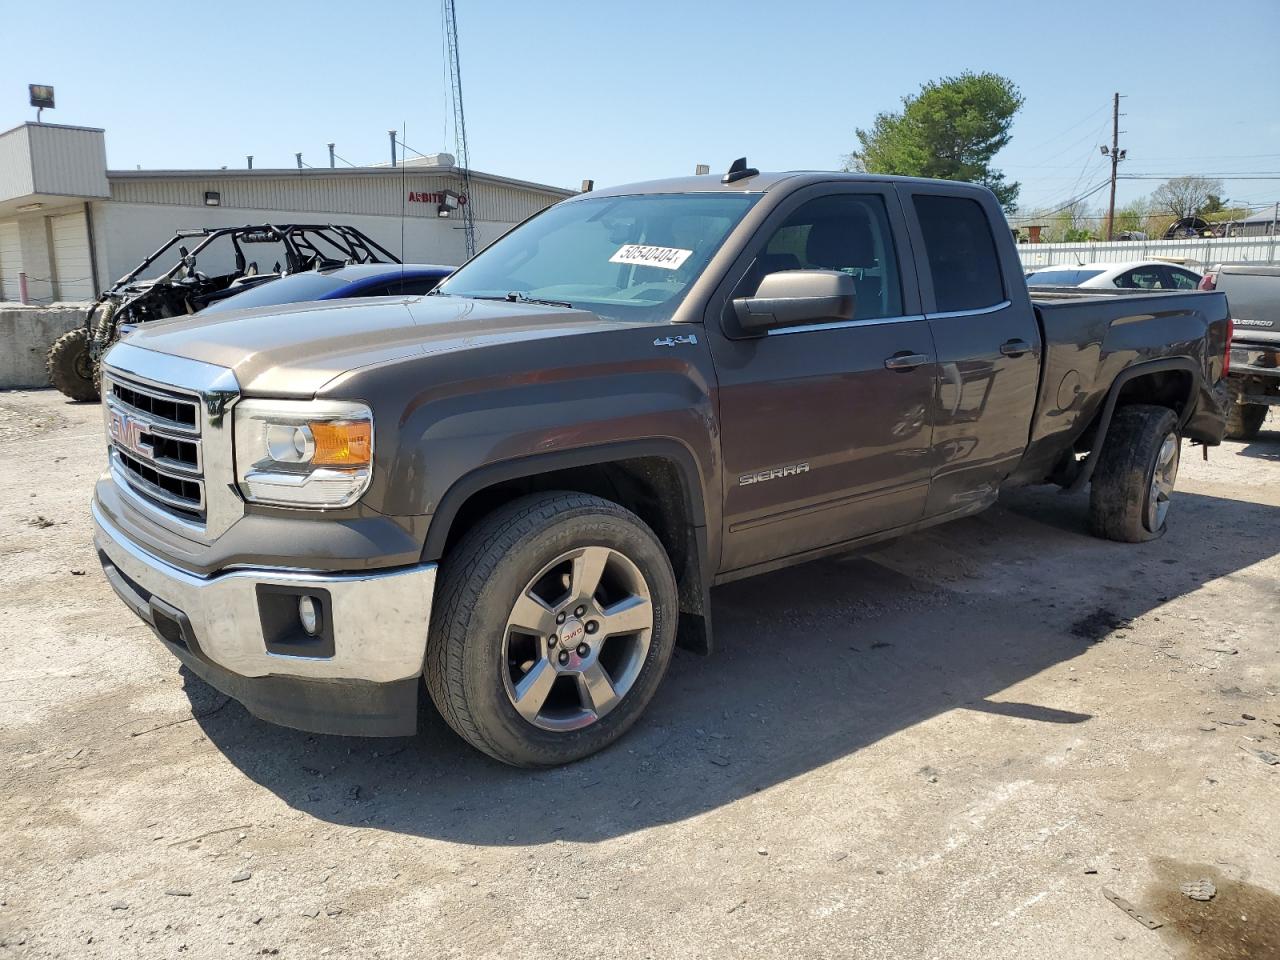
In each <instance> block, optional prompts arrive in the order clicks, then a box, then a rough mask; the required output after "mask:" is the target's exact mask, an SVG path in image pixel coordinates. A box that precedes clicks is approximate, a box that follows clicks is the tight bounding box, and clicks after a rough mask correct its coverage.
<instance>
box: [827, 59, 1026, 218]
mask: <svg viewBox="0 0 1280 960" xmlns="http://www.w3.org/2000/svg"><path fill="white" fill-rule="evenodd" d="M1022 103H1023V98H1022V94H1021V93H1020V92H1019V91H1018V88H1017V87H1016V86H1015V85H1014V83H1013V81H1012V80H1009V79H1007V78H1006V77H1002V76H1000V75H998V74H995V73H972V72H967V71H966V72H965V73H962V74H960V75H959V76H958V77H944V78H943V79H941V80H935V81H932V82H930V83H926V84H925V85H924V86H922V87H921V88H920V93H919V94H917V95H916V96H914V97H911V96H908V97H903V98H902V110H901V112H899V113H881V114H877V115H876V119H875V122H874V123H873V124H872V126H871V129H870V130H862V129H859V130H858V131H857V136H858V142H859V144H860V148H859V149H857V150H855V151H853V153H851V154H849V158H848V162H847V163H846V165H845V169H846V170H858V171H862V172H866V173H890V174H899V175H902V176H909V177H938V178H940V179H943V180H965V181H969V182H971V183H981V184H983V185H984V186H987V187H990V188H991V189H992V191H994V193H995V195H996V196H997V197H998V198H999V200H1000V203H1001V204H1002V205H1003V206H1004V208H1005V209H1006V210H1008V211H1013V210H1016V209H1017V206H1018V187H1019V185H1018V184H1017V183H1013V182H1011V181H1007V180H1005V176H1004V174H1003V173H1001V172H1000V171H999V170H995V169H993V168H992V166H991V159H992V158H993V157H994V156H995V155H996V154H997V153H998V152H999V151H1000V150H1001V149H1002V148H1003V147H1004V146H1005V145H1006V144H1008V142H1009V128H1010V127H1011V126H1012V125H1013V116H1014V114H1016V113H1017V112H1018V110H1019V108H1021V106H1022Z"/></svg>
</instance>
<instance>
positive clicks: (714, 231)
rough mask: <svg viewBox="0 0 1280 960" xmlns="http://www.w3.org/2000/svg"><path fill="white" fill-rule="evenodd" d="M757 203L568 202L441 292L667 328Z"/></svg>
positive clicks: (734, 197) (686, 198) (647, 198)
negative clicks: (544, 304) (555, 306)
mask: <svg viewBox="0 0 1280 960" xmlns="http://www.w3.org/2000/svg"><path fill="white" fill-rule="evenodd" d="M758 199H759V195H758V194H740V193H738V194H715V193H688V194H648V195H642V196H629V197H600V198H597V199H590V200H575V201H571V202H568V203H561V204H559V205H558V206H555V207H552V208H551V209H550V210H548V211H546V212H545V213H543V214H540V215H539V216H537V217H535V218H534V219H533V220H530V221H529V222H528V223H526V224H525V225H524V226H522V227H519V228H518V229H516V230H513V231H512V232H511V233H509V234H507V235H506V236H505V237H503V238H502V239H500V240H498V241H497V242H496V243H494V244H493V245H492V246H490V247H488V248H487V249H486V250H484V252H482V253H481V254H480V255H479V256H477V257H476V258H475V259H474V260H472V261H471V262H470V263H468V264H467V265H466V266H464V267H462V268H461V269H460V270H458V271H457V272H456V273H455V274H454V275H453V276H451V277H450V278H449V279H448V280H446V281H445V282H444V283H442V284H441V285H440V286H439V287H438V288H437V292H438V293H441V294H447V295H449V296H455V297H492V298H499V299H508V298H509V299H512V300H518V299H530V300H548V301H554V302H557V303H561V304H571V305H572V306H574V307H578V308H580V309H584V310H592V311H594V312H595V313H597V314H599V315H600V316H603V317H609V318H613V319H625V320H642V321H644V320H652V321H662V320H666V319H669V318H670V316H671V314H672V312H673V311H674V310H675V308H676V306H677V305H678V304H679V303H680V301H681V300H682V299H684V295H685V293H686V292H687V290H688V289H689V286H690V285H691V284H692V283H693V281H694V280H695V279H697V277H698V275H699V274H700V273H702V271H703V269H704V268H705V267H706V265H707V262H708V261H709V260H710V259H711V257H712V256H713V255H714V254H715V252H716V251H717V250H719V249H720V245H721V244H722V243H723V242H724V239H725V237H726V236H728V234H729V231H730V230H732V229H733V228H734V226H736V225H737V223H738V221H740V220H741V219H742V217H743V215H744V214H746V212H747V211H748V210H750V209H751V206H752V205H753V204H754V203H755V202H756V201H757V200H758Z"/></svg>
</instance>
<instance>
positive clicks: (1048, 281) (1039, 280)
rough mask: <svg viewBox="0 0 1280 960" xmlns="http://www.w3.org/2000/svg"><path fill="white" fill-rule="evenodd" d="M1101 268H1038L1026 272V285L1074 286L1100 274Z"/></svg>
mask: <svg viewBox="0 0 1280 960" xmlns="http://www.w3.org/2000/svg"><path fill="white" fill-rule="evenodd" d="M1101 274H1102V271H1101V270H1039V271H1037V272H1035V273H1029V274H1027V285H1028V286H1033V287H1037V286H1038V287H1076V286H1079V285H1080V284H1082V283H1084V282H1085V281H1086V280H1092V279H1093V278H1094V277H1097V276H1100V275H1101Z"/></svg>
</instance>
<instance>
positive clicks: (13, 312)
mask: <svg viewBox="0 0 1280 960" xmlns="http://www.w3.org/2000/svg"><path fill="white" fill-rule="evenodd" d="M88 309H89V304H87V303H53V304H50V305H49V306H41V307H24V306H21V305H19V304H15V303H4V304H0V389H9V388H11V387H47V386H49V376H48V374H47V373H46V372H45V367H44V359H45V355H46V354H48V352H49V348H50V347H51V346H53V341H55V340H57V339H58V338H59V337H60V336H62V335H63V334H64V333H66V332H67V331H68V330H71V329H74V328H75V327H78V326H79V325H80V324H81V323H83V322H84V314H85V311H86V310H88Z"/></svg>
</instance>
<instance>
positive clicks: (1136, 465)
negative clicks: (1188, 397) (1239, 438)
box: [1089, 404, 1182, 543]
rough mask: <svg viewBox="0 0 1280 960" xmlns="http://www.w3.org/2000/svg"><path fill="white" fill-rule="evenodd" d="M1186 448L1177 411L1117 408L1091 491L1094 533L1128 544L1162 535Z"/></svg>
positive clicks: (1145, 407) (1138, 407)
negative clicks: (1179, 431)
mask: <svg viewBox="0 0 1280 960" xmlns="http://www.w3.org/2000/svg"><path fill="white" fill-rule="evenodd" d="M1181 452H1182V438H1181V436H1180V435H1179V434H1178V415H1177V414H1176V413H1174V412H1173V411H1172V410H1170V409H1169V408H1168V407H1157V406H1152V405H1149V404H1134V405H1132V406H1128V407H1121V408H1120V409H1119V410H1117V411H1116V413H1115V416H1114V417H1113V418H1112V420H1111V427H1110V429H1109V430H1108V431H1107V437H1106V441H1105V443H1104V445H1103V447H1102V450H1101V452H1100V455H1099V460H1098V467H1097V469H1096V470H1095V471H1094V473H1093V484H1092V487H1091V489H1090V491H1089V520H1090V526H1091V527H1092V528H1093V532H1094V533H1095V534H1097V535H1098V536H1100V537H1106V538H1107V539H1108V540H1121V541H1124V542H1126V543H1141V542H1142V541H1144V540H1154V539H1155V538H1156V537H1159V536H1162V535H1163V534H1164V532H1165V525H1166V523H1167V518H1168V515H1169V506H1170V498H1171V497H1172V496H1173V485H1174V481H1175V480H1177V477H1178V464H1179V462H1180V460H1181Z"/></svg>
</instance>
